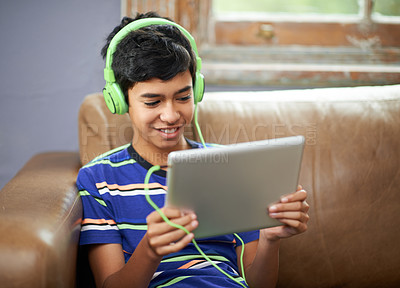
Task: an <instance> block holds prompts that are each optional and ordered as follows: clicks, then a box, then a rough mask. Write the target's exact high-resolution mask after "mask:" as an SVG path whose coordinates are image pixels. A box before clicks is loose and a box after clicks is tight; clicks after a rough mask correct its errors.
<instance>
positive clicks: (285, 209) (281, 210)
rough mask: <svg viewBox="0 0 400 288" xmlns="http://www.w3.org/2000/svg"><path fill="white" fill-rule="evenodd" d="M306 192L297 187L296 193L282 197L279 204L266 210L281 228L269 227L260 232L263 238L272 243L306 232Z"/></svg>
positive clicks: (307, 207) (307, 206)
mask: <svg viewBox="0 0 400 288" xmlns="http://www.w3.org/2000/svg"><path fill="white" fill-rule="evenodd" d="M306 199H307V192H306V191H305V190H303V189H302V187H301V186H300V185H299V186H298V188H297V191H296V192H294V193H292V194H289V195H286V196H283V197H282V198H281V200H280V202H278V203H275V204H273V205H272V206H270V207H269V208H268V213H269V216H270V217H272V218H275V219H278V220H279V221H280V222H282V223H283V224H284V225H283V226H277V227H271V228H266V229H262V230H260V233H261V235H262V236H263V237H266V239H267V240H270V241H274V240H279V239H283V238H288V237H291V236H294V235H297V234H300V233H303V232H305V231H306V230H307V222H308V220H309V219H310V217H309V216H308V210H309V208H310V207H309V205H308V203H307V201H306Z"/></svg>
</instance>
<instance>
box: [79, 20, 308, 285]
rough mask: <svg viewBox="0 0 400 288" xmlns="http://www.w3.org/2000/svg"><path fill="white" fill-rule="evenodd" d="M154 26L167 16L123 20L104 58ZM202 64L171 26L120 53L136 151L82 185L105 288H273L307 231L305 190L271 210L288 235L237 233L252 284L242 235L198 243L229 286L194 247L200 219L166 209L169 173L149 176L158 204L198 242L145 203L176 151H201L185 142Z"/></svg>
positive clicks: (109, 160) (105, 162)
mask: <svg viewBox="0 0 400 288" xmlns="http://www.w3.org/2000/svg"><path fill="white" fill-rule="evenodd" d="M148 17H159V16H158V15H157V14H155V13H147V14H144V15H143V14H140V15H138V16H137V17H136V19H134V20H132V19H129V18H124V19H123V20H122V22H121V25H119V26H118V27H116V28H115V29H114V31H113V32H112V33H111V34H110V36H109V37H108V39H107V40H108V41H107V44H106V46H105V47H104V48H103V50H102V54H103V56H105V55H106V53H107V48H108V46H109V44H110V41H111V40H112V39H113V37H114V36H115V34H116V33H117V32H118V31H120V30H121V29H122V28H123V27H124V26H125V25H127V24H129V23H130V22H131V21H135V20H138V19H142V18H148ZM196 65H197V63H196V55H195V53H194V52H193V49H192V47H191V45H190V42H189V41H188V40H187V39H186V37H185V36H184V35H182V33H181V31H180V30H179V29H178V28H176V27H174V26H172V25H151V26H147V27H144V28H141V29H138V30H135V31H132V32H130V33H129V34H128V35H127V36H125V37H124V39H122V40H121V42H120V43H119V44H118V46H117V48H116V51H115V52H114V54H113V61H112V70H113V71H114V74H115V79H116V82H117V83H118V84H119V86H120V87H121V90H122V92H123V95H124V97H125V101H126V103H127V105H128V108H127V109H128V113H129V116H130V119H131V122H132V127H133V130H134V137H133V140H132V143H130V144H128V145H125V146H123V147H120V148H117V149H115V150H113V151H110V152H109V153H106V154H105V155H102V156H101V157H98V158H96V159H94V160H92V162H90V163H89V164H88V165H86V166H84V167H83V168H82V169H81V170H80V172H79V175H78V180H77V186H78V188H79V190H80V195H81V196H82V197H81V198H82V203H83V207H84V215H83V221H82V229H81V238H80V244H81V245H88V255H89V262H90V266H91V269H92V271H93V274H94V278H95V281H96V285H97V286H98V287H170V286H171V287H247V286H246V285H249V287H273V286H275V284H276V282H277V276H278V254H279V245H280V239H282V238H286V237H290V236H292V235H295V234H299V233H302V232H304V231H305V230H306V229H307V221H308V214H307V212H308V209H309V208H308V204H307V203H306V201H305V200H306V196H307V195H306V192H305V191H304V190H301V188H299V189H298V191H296V192H294V193H292V194H290V195H287V196H285V197H283V198H282V199H281V202H280V203H278V204H276V205H274V206H272V207H270V208H269V215H270V216H271V217H274V218H277V219H279V220H280V221H281V222H282V223H284V224H285V225H284V226H280V227H274V228H269V229H263V230H260V231H252V232H246V233H239V235H240V238H241V239H243V241H244V247H245V248H244V251H245V252H244V261H243V266H244V267H243V268H244V271H245V275H246V280H247V284H246V283H245V281H244V279H243V278H242V277H243V275H241V274H242V272H241V267H240V264H238V263H239V261H238V259H239V257H238V255H240V253H241V251H242V245H241V244H240V243H239V241H238V239H237V238H236V236H234V235H224V236H220V237H213V238H207V239H199V240H198V243H199V246H200V247H201V248H202V250H203V251H204V252H205V254H207V255H209V257H210V258H211V259H212V260H213V262H214V263H215V264H216V265H218V266H219V267H220V269H222V270H223V271H224V272H225V273H227V274H228V275H229V276H230V278H228V277H227V276H225V275H224V274H222V273H221V272H220V271H218V270H216V269H215V267H213V266H211V265H210V263H209V262H207V261H205V260H204V259H203V257H202V256H201V255H199V253H198V252H197V250H196V249H195V248H194V246H193V244H192V243H191V241H192V239H193V233H192V232H193V231H194V229H196V227H197V225H198V222H197V220H196V215H195V214H194V213H193V212H190V211H181V210H179V209H176V208H171V207H163V206H164V204H165V203H164V202H165V195H166V189H167V187H166V186H165V185H166V170H159V171H156V172H155V173H154V174H153V175H152V176H151V177H150V182H149V187H150V193H151V198H152V200H153V201H154V202H155V203H156V204H157V205H158V206H159V207H163V208H162V211H163V212H164V214H165V215H166V216H167V217H168V218H169V219H170V220H171V221H172V222H174V223H176V224H179V225H181V226H184V227H185V228H186V229H187V230H188V231H189V232H190V233H189V234H186V233H185V232H183V231H182V230H180V229H176V228H173V227H172V226H170V225H169V224H167V223H166V222H164V220H163V219H162V218H161V216H160V215H159V214H158V213H157V212H155V211H153V209H152V207H151V206H150V205H149V203H147V201H146V199H145V196H144V195H145V193H147V191H144V184H143V183H144V179H145V176H146V174H147V173H148V170H149V169H150V168H151V167H152V166H153V165H160V166H161V167H163V166H165V165H166V163H167V157H168V154H169V153H170V152H171V151H175V150H181V149H194V148H202V147H203V146H202V145H201V144H200V143H197V142H194V141H191V140H188V139H186V138H185V137H184V134H183V132H184V128H185V127H186V126H187V125H189V124H190V123H191V121H192V118H193V113H194V97H195V95H193V87H194V85H196V83H195V81H197V79H196ZM266 209H267V208H266Z"/></svg>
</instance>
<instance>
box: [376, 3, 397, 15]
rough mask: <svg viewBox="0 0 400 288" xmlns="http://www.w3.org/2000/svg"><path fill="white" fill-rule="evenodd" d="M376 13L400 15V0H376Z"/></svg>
mask: <svg viewBox="0 0 400 288" xmlns="http://www.w3.org/2000/svg"><path fill="white" fill-rule="evenodd" d="M373 13H374V14H378V15H379V14H380V15H384V16H400V0H375V4H374V8H373Z"/></svg>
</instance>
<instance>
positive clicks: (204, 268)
mask: <svg viewBox="0 0 400 288" xmlns="http://www.w3.org/2000/svg"><path fill="white" fill-rule="evenodd" d="M187 141H188V143H189V144H190V145H191V146H192V148H201V147H202V145H201V144H200V143H197V142H194V141H190V140H187ZM151 166H152V165H151V164H150V163H148V162H147V161H146V160H144V159H143V158H142V157H141V156H140V155H139V154H138V153H136V151H135V150H134V148H133V147H132V145H131V144H127V145H124V146H121V147H119V148H117V149H114V150H112V151H110V152H108V153H105V154H103V155H101V156H99V157H97V158H95V159H93V160H92V161H91V162H90V163H88V164H87V165H85V166H84V167H82V168H81V170H80V171H79V175H78V179H77V186H78V189H79V193H80V196H81V199H82V204H83V219H82V228H81V235H80V245H87V244H105V243H118V244H121V245H122V248H123V252H124V256H125V262H127V261H128V260H129V258H130V257H131V255H132V253H133V252H134V251H135V249H136V247H137V245H138V244H139V242H140V241H141V239H142V238H143V236H144V235H145V233H146V230H147V224H146V217H147V216H148V215H149V214H150V213H151V212H153V211H154V209H153V208H152V207H151V206H150V204H149V203H148V202H147V200H146V198H145V193H146V191H145V190H144V184H143V183H144V179H145V176H146V174H147V172H148V169H150V167H151ZM149 187H150V189H149V191H148V192H147V193H149V194H150V196H151V199H152V200H153V201H154V202H155V203H156V204H157V206H158V207H163V206H164V205H165V198H166V197H165V196H166V193H167V190H168V189H167V187H166V171H164V170H159V171H156V172H154V173H153V174H152V176H151V177H150V181H149ZM239 235H240V237H241V238H242V239H243V241H244V243H248V242H251V241H254V240H256V239H258V237H259V232H258V231H251V232H245V233H239ZM197 243H198V245H199V246H200V248H201V249H202V250H203V251H204V252H205V253H206V254H207V255H208V256H209V257H210V258H211V259H212V260H213V262H214V263H216V264H217V265H218V266H219V267H220V268H221V269H222V270H224V271H226V272H227V273H229V274H230V275H231V276H233V277H234V278H238V279H239V280H241V277H240V276H239V274H238V273H237V271H238V267H237V259H236V258H237V257H236V251H235V247H236V246H237V245H241V244H240V242H239V241H238V239H236V237H235V236H234V235H232V234H229V235H224V236H219V237H212V238H206V239H198V240H197ZM149 287H241V286H240V285H239V284H237V283H236V282H234V281H232V280H231V279H229V278H227V277H226V276H225V275H223V274H222V273H221V272H220V271H218V270H217V269H216V268H215V267H213V266H211V263H209V262H208V261H206V260H205V259H204V258H203V257H202V256H201V255H200V253H199V252H198V251H197V249H196V248H195V247H194V245H193V244H192V243H190V244H189V245H188V246H187V247H186V248H184V249H182V250H181V251H179V252H177V253H174V254H170V255H167V256H165V257H164V258H163V259H162V261H161V263H160V265H159V267H158V269H157V272H156V273H155V274H154V276H153V279H152V281H151V283H150V285H149Z"/></svg>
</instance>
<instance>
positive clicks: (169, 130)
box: [159, 128, 179, 134]
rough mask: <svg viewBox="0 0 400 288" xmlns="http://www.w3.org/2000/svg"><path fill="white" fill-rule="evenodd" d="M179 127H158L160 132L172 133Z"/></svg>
mask: <svg viewBox="0 0 400 288" xmlns="http://www.w3.org/2000/svg"><path fill="white" fill-rule="evenodd" d="M178 129H179V128H171V129H159V130H160V131H161V132H163V133H165V134H172V133H175V132H176V131H178Z"/></svg>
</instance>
